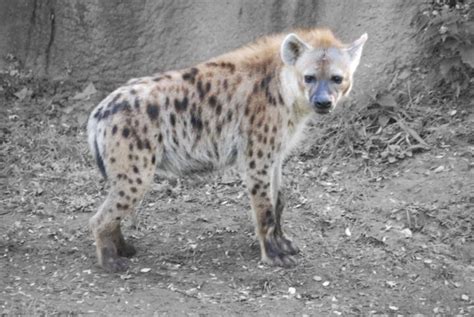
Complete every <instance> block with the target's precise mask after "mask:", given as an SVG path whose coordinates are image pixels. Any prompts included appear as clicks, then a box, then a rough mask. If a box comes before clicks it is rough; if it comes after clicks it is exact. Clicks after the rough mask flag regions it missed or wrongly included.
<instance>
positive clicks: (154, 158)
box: [151, 154, 156, 165]
mask: <svg viewBox="0 0 474 317" xmlns="http://www.w3.org/2000/svg"><path fill="white" fill-rule="evenodd" d="M155 162H156V156H155V155H154V154H153V155H152V156H151V164H153V165H155Z"/></svg>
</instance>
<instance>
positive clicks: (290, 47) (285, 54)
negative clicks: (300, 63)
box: [280, 33, 310, 65]
mask: <svg viewBox="0 0 474 317" xmlns="http://www.w3.org/2000/svg"><path fill="white" fill-rule="evenodd" d="M309 49H310V46H309V45H308V44H306V43H305V42H303V41H302V40H301V39H300V38H299V37H298V36H297V35H296V34H294V33H291V34H288V35H287V36H286V37H285V39H284V40H283V43H282V44H281V48H280V54H281V59H282V61H283V63H285V64H286V65H294V64H295V63H296V61H297V60H298V58H299V57H300V56H301V55H302V54H303V53H304V52H305V51H306V50H309Z"/></svg>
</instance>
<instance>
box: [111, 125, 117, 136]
mask: <svg viewBox="0 0 474 317" xmlns="http://www.w3.org/2000/svg"><path fill="white" fill-rule="evenodd" d="M117 129H118V128H117V126H116V125H114V126H113V127H112V134H115V133H117Z"/></svg>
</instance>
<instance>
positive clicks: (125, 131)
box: [122, 128, 130, 138]
mask: <svg viewBox="0 0 474 317" xmlns="http://www.w3.org/2000/svg"><path fill="white" fill-rule="evenodd" d="M122 135H123V137H124V138H128V136H129V135H130V129H129V128H124V129H123V130H122Z"/></svg>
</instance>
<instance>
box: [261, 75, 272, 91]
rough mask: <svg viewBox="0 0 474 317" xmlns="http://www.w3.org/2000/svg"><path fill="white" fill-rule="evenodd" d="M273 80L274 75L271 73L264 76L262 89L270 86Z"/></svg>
mask: <svg viewBox="0 0 474 317" xmlns="http://www.w3.org/2000/svg"><path fill="white" fill-rule="evenodd" d="M271 81H272V76H271V75H267V76H265V78H263V79H262V81H261V82H260V89H262V90H263V89H265V88H266V87H268V85H269V84H270V82H271Z"/></svg>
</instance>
